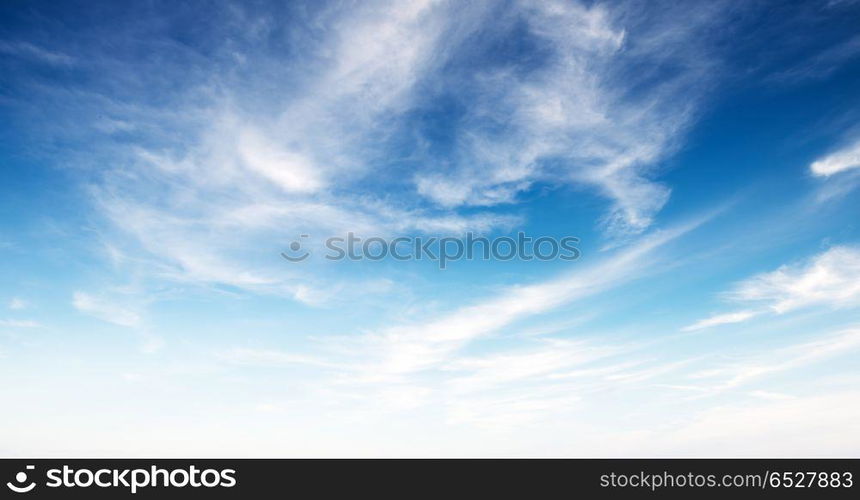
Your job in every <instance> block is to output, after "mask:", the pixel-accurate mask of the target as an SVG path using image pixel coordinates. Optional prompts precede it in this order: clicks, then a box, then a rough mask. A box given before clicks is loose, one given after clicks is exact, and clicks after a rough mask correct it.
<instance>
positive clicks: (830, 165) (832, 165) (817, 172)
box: [809, 141, 860, 177]
mask: <svg viewBox="0 0 860 500" xmlns="http://www.w3.org/2000/svg"><path fill="white" fill-rule="evenodd" d="M857 168H860V141H856V142H853V143H851V144H848V145H847V146H845V147H844V148H842V149H840V150H838V151H836V152H833V153H830V154H829V155H827V156H825V157H823V158H820V159H818V160H815V161H814V162H812V163H811V164H810V165H809V170H810V172H812V175H814V176H816V177H830V176H832V175H836V174H839V173H841V172H846V171H849V170H854V169H857Z"/></svg>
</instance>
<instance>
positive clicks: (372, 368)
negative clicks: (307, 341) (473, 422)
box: [340, 218, 704, 380]
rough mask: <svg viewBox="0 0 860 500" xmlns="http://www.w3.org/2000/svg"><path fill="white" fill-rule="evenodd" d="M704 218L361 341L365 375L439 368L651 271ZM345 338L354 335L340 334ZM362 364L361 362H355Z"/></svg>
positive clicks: (393, 374) (379, 376) (385, 375)
mask: <svg viewBox="0 0 860 500" xmlns="http://www.w3.org/2000/svg"><path fill="white" fill-rule="evenodd" d="M703 221H704V219H703V218H700V219H698V220H696V221H694V222H692V223H687V224H683V225H679V226H676V227H674V228H671V229H668V230H664V231H659V232H656V233H654V234H652V235H649V236H648V237H643V238H642V239H641V240H640V241H639V242H638V243H637V244H635V245H632V246H630V247H629V248H627V249H625V250H624V251H619V252H617V253H615V254H614V255H612V256H610V257H606V258H605V259H603V260H602V261H598V262H596V263H595V264H592V265H590V266H588V267H583V268H577V269H575V270H572V271H570V272H567V273H565V274H563V275H561V276H559V277H556V278H554V279H551V280H548V281H545V282H542V283H537V284H533V285H526V286H515V287H510V288H508V289H507V290H504V291H502V292H501V293H499V294H498V295H497V296H496V297H494V298H491V299H487V300H484V301H482V302H479V303H477V304H474V305H470V306H465V307H462V308H460V309H457V310H454V311H452V312H450V313H448V314H445V315H442V316H437V317H435V318H434V319H432V320H430V321H429V322H426V323H415V324H407V325H397V326H393V327H390V328H388V329H385V330H383V331H380V332H375V333H370V334H368V335H366V336H364V338H363V339H361V342H362V345H361V346H357V347H356V350H355V354H358V355H362V356H365V357H364V358H363V359H364V360H363V362H362V363H364V365H365V366H364V367H363V368H362V371H363V372H364V374H363V375H362V376H363V377H367V378H368V379H369V380H382V379H386V378H390V377H394V378H396V377H398V376H400V375H403V374H408V373H413V372H418V371H421V370H426V369H429V368H439V367H440V366H442V365H444V364H445V363H446V362H448V361H450V360H451V359H452V356H453V355H454V354H456V353H457V352H458V351H459V350H460V349H461V348H463V347H464V346H466V345H468V344H469V343H470V342H472V341H475V340H477V339H479V338H482V337H485V336H487V335H489V334H491V333H493V332H495V331H498V330H500V329H501V328H504V327H506V326H508V325H510V324H512V323H514V322H515V321H518V320H522V319H524V318H528V317H531V316H534V315H537V314H541V313H545V312H548V311H550V310H552V309H555V308H557V307H559V306H561V305H562V304H567V303H570V302H573V301H576V300H580V299H583V298H586V297H590V296H593V295H596V294H598V293H601V292H604V291H606V290H608V289H611V288H613V287H616V286H619V285H621V284H623V283H626V282H629V281H630V280H633V279H636V278H637V277H639V276H641V275H642V274H644V273H647V272H649V270H648V267H649V265H655V263H656V262H658V261H659V259H658V258H656V257H655V256H654V255H653V252H654V251H655V250H657V249H659V248H661V247H663V246H664V245H666V244H668V243H669V242H671V241H673V240H674V239H676V238H678V237H680V236H682V235H683V234H686V233H687V232H688V231H690V230H692V229H693V228H695V227H697V226H698V225H699V224H700V223H702V222H703ZM340 340H342V341H343V342H350V339H347V338H341V339H340ZM354 365H359V363H354Z"/></svg>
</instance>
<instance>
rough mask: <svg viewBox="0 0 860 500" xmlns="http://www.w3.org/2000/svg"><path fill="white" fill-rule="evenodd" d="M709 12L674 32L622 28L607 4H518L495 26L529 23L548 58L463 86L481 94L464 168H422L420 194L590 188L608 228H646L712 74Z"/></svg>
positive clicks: (462, 196)
mask: <svg viewBox="0 0 860 500" xmlns="http://www.w3.org/2000/svg"><path fill="white" fill-rule="evenodd" d="M713 13H714V12H713V11H711V10H709V9H705V10H703V11H702V12H701V13H700V14H699V15H697V16H693V17H689V16H686V15H685V16H684V17H685V23H684V24H683V25H679V24H672V25H671V26H665V25H663V24H661V23H662V22H664V21H665V20H666V19H670V18H671V17H672V16H671V15H669V14H668V13H665V14H666V17H665V18H664V19H663V20H662V21H660V20H652V21H653V23H650V26H651V27H650V28H644V27H643V26H631V27H630V28H631V29H626V28H627V27H626V26H625V22H624V21H621V20H620V19H619V18H620V17H621V15H620V14H621V13H619V12H614V11H613V10H612V8H611V7H607V6H605V5H595V6H591V7H586V6H583V5H580V4H577V3H574V2H562V1H550V2H538V3H535V2H521V3H519V4H517V9H516V10H515V13H513V14H511V15H510V17H509V18H508V17H505V16H501V17H500V18H499V19H497V20H494V24H496V25H497V26H502V27H504V26H506V25H505V22H506V21H509V20H510V19H514V20H515V21H519V20H521V19H522V20H525V21H526V23H527V26H528V29H529V33H530V36H532V37H533V38H534V42H535V43H536V44H538V45H539V46H540V47H541V48H542V49H543V50H545V51H546V54H548V55H546V56H545V57H546V63H545V64H544V65H543V66H541V67H539V68H537V69H531V70H525V69H523V68H520V67H519V64H522V63H523V61H507V64H505V65H503V66H502V67H501V68H499V69H486V70H480V71H478V72H477V76H474V75H470V76H468V77H464V81H462V82H458V83H461V84H462V85H464V86H466V87H469V86H474V87H475V89H476V90H474V96H473V97H472V98H471V99H470V102H469V109H468V117H467V118H466V119H464V123H465V124H466V125H464V128H463V130H461V131H460V135H459V137H458V139H457V144H458V150H457V155H458V156H459V159H458V160H457V161H458V165H457V166H456V167H455V168H454V169H453V171H451V169H450V168H447V167H446V168H445V169H440V170H439V171H435V172H434V171H429V172H428V171H422V172H419V173H418V174H417V175H416V184H417V189H418V192H419V193H420V194H422V195H424V196H426V197H428V198H430V199H432V200H434V201H436V202H437V203H439V204H441V205H443V206H457V205H461V204H466V205H494V204H498V203H506V202H511V201H513V200H514V199H515V197H516V195H517V193H518V192H519V191H522V190H524V189H528V188H529V187H530V186H531V185H532V184H533V183H535V182H541V181H551V182H555V183H559V182H560V183H574V184H579V185H586V186H591V187H594V188H596V190H597V191H598V193H599V194H601V195H602V196H604V197H606V198H608V199H609V200H611V202H612V207H611V209H610V212H609V214H608V215H607V216H606V217H605V221H604V222H605V225H606V226H607V228H608V229H609V231H610V232H611V233H615V234H617V233H622V234H623V233H630V232H632V233H637V232H641V231H642V230H644V229H645V228H646V227H648V226H649V225H650V224H651V222H652V219H653V216H654V215H655V214H656V213H657V212H658V211H659V210H660V208H662V206H663V205H664V203H665V202H666V200H667V199H668V197H669V189H668V188H667V187H666V186H663V185H662V184H660V183H658V182H655V181H654V180H653V178H652V175H651V168H652V167H653V165H654V164H655V163H657V162H659V160H661V159H662V158H664V157H665V156H666V155H667V154H669V153H670V152H671V151H672V149H673V142H674V141H675V139H676V138H677V137H678V135H679V134H680V132H681V131H682V130H683V128H684V126H685V125H686V124H687V123H688V121H689V119H690V117H691V110H692V109H693V108H694V107H695V103H696V101H697V99H698V98H699V97H700V96H701V89H704V88H705V87H706V86H705V85H702V84H701V81H700V80H701V79H703V78H706V76H705V75H707V74H709V73H710V72H711V69H712V68H711V65H710V63H709V60H708V56H706V55H704V54H702V53H697V50H696V47H697V44H696V42H695V40H696V37H698V36H700V34H698V33H697V29H698V28H699V27H701V26H702V25H704V24H707V23H709V22H713V21H714V19H713V17H714V16H712V14H713ZM495 15H497V16H499V14H495ZM627 21H628V22H629V18H628V19H627ZM670 22H671V21H670ZM652 30H653V31H652ZM500 31H504V28H500ZM679 47H683V49H679ZM526 64H533V61H527V62H526ZM630 64H636V65H638V66H641V67H657V66H659V65H661V64H667V65H672V66H673V67H676V68H678V69H679V72H678V73H677V74H676V75H675V76H673V77H671V78H666V77H665V76H666V75H663V76H664V78H661V79H659V80H658V79H650V77H648V76H646V75H645V74H644V73H642V74H636V75H631V74H627V73H624V72H623V71H621V69H622V68H624V67H627V66H628V65H630ZM655 81H659V82H660V83H658V84H655V83H654V82H655ZM634 88H635V89H636V91H635V92H634V91H633V89H634ZM633 96H635V97H633Z"/></svg>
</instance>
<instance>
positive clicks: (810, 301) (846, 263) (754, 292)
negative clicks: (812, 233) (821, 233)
mask: <svg viewBox="0 0 860 500" xmlns="http://www.w3.org/2000/svg"><path fill="white" fill-rule="evenodd" d="M725 295H726V297H727V298H729V299H730V300H733V301H736V302H742V303H747V304H756V305H758V306H761V307H762V309H756V310H742V311H735V312H729V313H724V314H719V315H715V316H711V317H709V318H705V319H702V320H699V321H697V322H695V323H693V324H691V325H689V326H686V327H684V328H683V330H684V331H694V330H702V329H705V328H710V327H713V326H717V325H723V324H730V323H742V322H744V321H747V320H750V319H752V318H755V317H758V316H760V315H762V314H767V313H775V314H785V313H788V312H791V311H794V310H797V309H801V308H805V307H811V306H827V307H832V308H846V307H857V306H860V250H858V249H857V248H856V247H853V246H835V247H832V248H830V249H828V250H826V251H824V252H822V253H820V254H818V255H815V256H813V257H811V258H809V259H807V260H806V261H804V262H799V263H796V264H790V265H784V266H782V267H780V268H779V269H777V270H775V271H771V272H767V273H762V274H759V275H756V276H753V277H751V278H748V279H746V280H743V281H741V282H740V283H738V284H736V285H735V287H734V289H732V290H731V291H729V292H727V293H726V294H725Z"/></svg>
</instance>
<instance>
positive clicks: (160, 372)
mask: <svg viewBox="0 0 860 500" xmlns="http://www.w3.org/2000/svg"><path fill="white" fill-rule="evenodd" d="M858 19H860V2H857V1H856V0H829V1H827V0H822V1H806V2H796V1H794V2H777V1H750V2H739V1H721V0H717V1H701V2H699V1H691V2H668V1H667V2H662V1H641V2H640V1H607V2H599V1H596V2H592V1H586V2H578V1H574V0H546V1H542V2H531V1H514V0H511V1H489V0H487V1H476V2H454V1H444V0H423V1H413V2H406V1H391V2H388V1H376V0H370V1H361V2H359V1H324V2H320V1H307V2H306V1H287V2H268V1H251V2H244V1H243V2H198V1H189V2H167V1H155V0H147V1H141V2H99V1H87V2H77V1H70V0H68V1H61V2H47V1H23V0H12V1H6V2H3V3H2V4H0V380H2V383H0V399H2V400H3V401H4V406H3V408H4V409H3V411H2V412H0V455H3V456H8V457H28V456H32V457H36V456H41V457H44V456H77V457H88V456H101V457H104V456H114V457H140V456H177V457H335V456H337V457H413V456H414V457H554V456H564V457H761V456H768V457H789V456H810V457H812V456H815V457H819V456H820V457H851V456H857V455H858V453H860V363H858V355H859V354H860V225H859V224H858V221H860V201H858V200H860V198H858V197H860V30H858V22H857V21H858ZM520 232H522V233H526V234H528V235H530V236H532V237H535V238H537V237H547V238H556V239H557V240H558V239H561V238H564V237H574V238H577V240H576V241H577V243H576V247H577V254H578V255H577V256H578V258H576V259H572V260H566V259H560V258H557V259H551V260H534V259H533V260H524V259H518V258H514V259H498V258H492V259H456V260H453V261H451V262H448V263H447V265H446V266H445V268H444V269H442V268H440V267H441V266H440V265H439V263H438V262H435V261H433V260H430V259H421V260H417V259H409V260H398V259H394V258H390V256H389V258H383V259H379V260H372V259H363V260H349V259H343V260H329V259H326V258H324V257H323V252H324V251H325V249H326V247H325V241H326V239H327V238H331V237H345V236H346V235H347V234H348V233H354V234H355V235H359V236H361V237H363V238H365V239H366V238H370V237H375V238H381V239H383V240H385V241H390V240H392V239H394V238H425V239H426V238H431V237H435V238H446V237H447V238H461V239H462V238H465V237H466V235H470V234H471V235H477V236H482V237H487V238H491V239H494V238H499V237H516V235H517V234H518V233H520ZM293 243H296V245H295V247H293V246H291V245H292V244H293ZM297 249H298V250H299V251H300V252H308V253H309V255H310V256H309V258H307V259H305V260H301V261H300V262H292V261H290V260H288V259H286V258H284V255H282V254H286V255H293V252H294V251H295V250H297Z"/></svg>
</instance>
